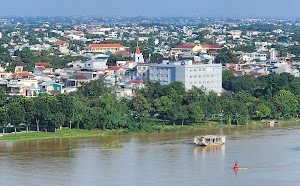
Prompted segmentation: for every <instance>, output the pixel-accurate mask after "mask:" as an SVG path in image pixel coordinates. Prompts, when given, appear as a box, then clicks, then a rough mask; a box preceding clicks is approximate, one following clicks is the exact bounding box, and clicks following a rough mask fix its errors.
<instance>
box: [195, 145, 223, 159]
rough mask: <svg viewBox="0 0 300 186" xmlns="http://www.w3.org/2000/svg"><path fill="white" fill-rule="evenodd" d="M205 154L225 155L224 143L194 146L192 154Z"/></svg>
mask: <svg viewBox="0 0 300 186" xmlns="http://www.w3.org/2000/svg"><path fill="white" fill-rule="evenodd" d="M200 154H201V155H202V156H206V155H208V156H209V155H211V154H215V155H216V154H217V155H220V156H222V157H224V156H225V145H211V146H195V147H194V156H198V155H200Z"/></svg>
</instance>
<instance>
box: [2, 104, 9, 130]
mask: <svg viewBox="0 0 300 186" xmlns="http://www.w3.org/2000/svg"><path fill="white" fill-rule="evenodd" d="M6 110H7V109H5V108H0V126H1V127H2V132H3V133H4V132H5V127H6V125H7V124H8V115H7V111H6Z"/></svg>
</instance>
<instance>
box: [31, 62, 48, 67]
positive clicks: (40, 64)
mask: <svg viewBox="0 0 300 186" xmlns="http://www.w3.org/2000/svg"><path fill="white" fill-rule="evenodd" d="M35 66H36V67H52V64H51V63H48V62H40V63H35Z"/></svg>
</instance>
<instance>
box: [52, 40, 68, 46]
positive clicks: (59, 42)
mask: <svg viewBox="0 0 300 186" xmlns="http://www.w3.org/2000/svg"><path fill="white" fill-rule="evenodd" d="M66 43H67V42H66V41H61V40H58V41H55V42H54V44H55V45H64V44H66Z"/></svg>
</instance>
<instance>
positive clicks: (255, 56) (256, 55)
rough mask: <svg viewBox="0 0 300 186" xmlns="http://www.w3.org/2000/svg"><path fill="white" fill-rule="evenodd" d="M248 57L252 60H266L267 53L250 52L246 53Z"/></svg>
mask: <svg viewBox="0 0 300 186" xmlns="http://www.w3.org/2000/svg"><path fill="white" fill-rule="evenodd" d="M248 55H249V57H251V58H252V59H254V60H256V59H257V60H260V61H266V60H267V54H263V53H258V52H252V53H249V54H248Z"/></svg>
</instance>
